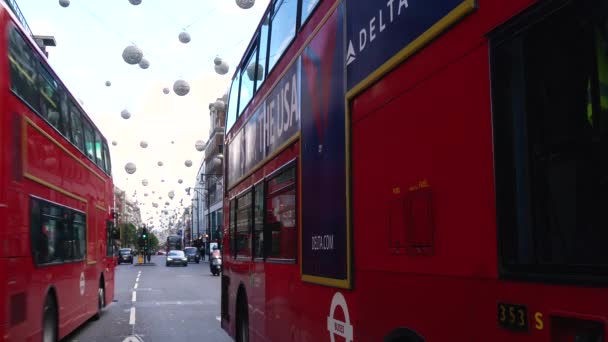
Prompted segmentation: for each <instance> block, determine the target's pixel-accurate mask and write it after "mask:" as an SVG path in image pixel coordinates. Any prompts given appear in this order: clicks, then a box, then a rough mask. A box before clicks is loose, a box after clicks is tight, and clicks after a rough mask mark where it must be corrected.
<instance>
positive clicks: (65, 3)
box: [59, 0, 70, 7]
mask: <svg viewBox="0 0 608 342" xmlns="http://www.w3.org/2000/svg"><path fill="white" fill-rule="evenodd" d="M59 5H61V7H68V6H70V0H59Z"/></svg>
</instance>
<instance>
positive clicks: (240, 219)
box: [235, 191, 253, 258]
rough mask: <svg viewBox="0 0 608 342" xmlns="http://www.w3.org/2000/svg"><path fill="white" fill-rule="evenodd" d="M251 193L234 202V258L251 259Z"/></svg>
mask: <svg viewBox="0 0 608 342" xmlns="http://www.w3.org/2000/svg"><path fill="white" fill-rule="evenodd" d="M252 199H253V194H252V192H251V191H249V192H247V193H246V194H244V195H242V196H241V197H239V198H237V200H236V206H237V209H236V232H235V234H236V236H235V238H236V256H237V258H238V257H251V223H252V219H253V215H252V214H253V211H252V210H253V207H252Z"/></svg>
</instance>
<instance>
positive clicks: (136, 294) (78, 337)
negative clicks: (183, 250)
mask: <svg viewBox="0 0 608 342" xmlns="http://www.w3.org/2000/svg"><path fill="white" fill-rule="evenodd" d="M152 262H153V263H155V264H156V265H155V266H135V265H130V264H123V265H119V266H118V267H117V271H116V294H115V296H114V302H113V303H111V304H109V305H108V306H107V307H106V309H105V310H104V311H103V314H102V316H101V318H100V319H99V320H98V321H90V322H87V323H85V324H84V325H83V326H82V327H80V328H79V329H78V330H76V331H75V332H74V333H72V334H71V335H69V336H67V337H66V338H65V339H63V340H62V342H77V341H78V342H106V341H107V342H114V341H118V342H123V341H124V342H139V341H145V342H165V341H171V342H176V341H180V342H181V341H212V342H214V341H218V342H225V341H232V339H231V338H230V337H229V336H228V335H227V334H226V333H225V332H224V331H223V330H222V329H221V327H220V322H219V316H220V289H221V286H220V277H214V276H212V275H211V273H210V272H209V264H208V263H203V262H201V263H200V264H196V263H190V264H189V265H188V266H187V267H181V266H172V267H165V257H164V256H153V257H152Z"/></svg>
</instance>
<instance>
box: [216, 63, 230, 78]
mask: <svg viewBox="0 0 608 342" xmlns="http://www.w3.org/2000/svg"><path fill="white" fill-rule="evenodd" d="M213 68H214V69H215V72H217V73H218V74H220V75H226V74H227V73H228V71H229V70H230V67H229V66H228V63H226V62H224V61H222V62H221V63H220V64H216V65H215V66H214V67H213Z"/></svg>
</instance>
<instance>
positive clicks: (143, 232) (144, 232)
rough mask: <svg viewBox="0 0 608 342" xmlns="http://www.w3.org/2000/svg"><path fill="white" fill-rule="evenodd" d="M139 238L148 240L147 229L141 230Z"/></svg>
mask: <svg viewBox="0 0 608 342" xmlns="http://www.w3.org/2000/svg"><path fill="white" fill-rule="evenodd" d="M141 237H142V238H143V239H144V240H147V239H148V229H146V228H144V229H143V230H142V232H141Z"/></svg>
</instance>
